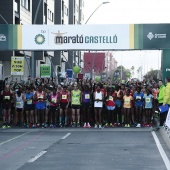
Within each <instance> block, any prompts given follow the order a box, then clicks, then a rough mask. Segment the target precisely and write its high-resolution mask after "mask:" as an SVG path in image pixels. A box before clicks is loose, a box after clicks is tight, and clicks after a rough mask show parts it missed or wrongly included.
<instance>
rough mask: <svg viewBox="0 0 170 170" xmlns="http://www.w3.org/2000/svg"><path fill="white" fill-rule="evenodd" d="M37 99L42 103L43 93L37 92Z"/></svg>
mask: <svg viewBox="0 0 170 170" xmlns="http://www.w3.org/2000/svg"><path fill="white" fill-rule="evenodd" d="M37 99H38V100H39V102H44V92H43V91H42V92H41V93H40V92H38V91H37Z"/></svg>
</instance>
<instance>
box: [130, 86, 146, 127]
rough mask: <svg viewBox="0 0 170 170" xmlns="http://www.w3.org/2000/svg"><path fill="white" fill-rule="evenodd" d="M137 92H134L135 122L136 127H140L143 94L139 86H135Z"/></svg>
mask: <svg viewBox="0 0 170 170" xmlns="http://www.w3.org/2000/svg"><path fill="white" fill-rule="evenodd" d="M136 90H137V92H136V93H135V94H134V96H133V97H134V100H135V111H136V122H137V126H136V127H137V128H140V127H141V123H142V109H143V96H144V94H143V93H142V92H141V88H140V87H137V88H136Z"/></svg>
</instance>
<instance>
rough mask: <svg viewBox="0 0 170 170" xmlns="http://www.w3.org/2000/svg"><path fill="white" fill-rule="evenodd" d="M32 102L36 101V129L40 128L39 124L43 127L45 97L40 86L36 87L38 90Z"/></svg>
mask: <svg viewBox="0 0 170 170" xmlns="http://www.w3.org/2000/svg"><path fill="white" fill-rule="evenodd" d="M34 100H36V101H37V103H36V109H37V127H40V123H41V125H42V127H44V125H45V123H44V111H45V108H46V104H45V100H46V95H45V92H44V91H43V90H42V86H39V87H38V90H37V91H36V93H35V96H34Z"/></svg>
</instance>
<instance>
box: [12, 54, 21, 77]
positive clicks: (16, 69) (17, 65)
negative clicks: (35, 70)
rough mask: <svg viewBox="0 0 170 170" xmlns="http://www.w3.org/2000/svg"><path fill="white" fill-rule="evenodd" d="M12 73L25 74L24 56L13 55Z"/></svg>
mask: <svg viewBox="0 0 170 170" xmlns="http://www.w3.org/2000/svg"><path fill="white" fill-rule="evenodd" d="M11 75H16V76H17V75H20V76H23V75H24V57H16V56H13V57H11Z"/></svg>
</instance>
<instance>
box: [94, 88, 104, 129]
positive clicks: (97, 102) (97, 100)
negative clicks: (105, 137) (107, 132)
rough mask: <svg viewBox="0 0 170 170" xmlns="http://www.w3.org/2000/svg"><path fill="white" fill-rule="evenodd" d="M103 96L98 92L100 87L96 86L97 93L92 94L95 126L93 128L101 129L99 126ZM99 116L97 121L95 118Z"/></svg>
mask: <svg viewBox="0 0 170 170" xmlns="http://www.w3.org/2000/svg"><path fill="white" fill-rule="evenodd" d="M103 99H104V94H103V93H102V92H101V90H100V85H98V86H97V91H96V92H94V112H95V126H94V128H98V126H99V128H102V125H101V111H102V108H103ZM98 116H99V119H97V117H98Z"/></svg>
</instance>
